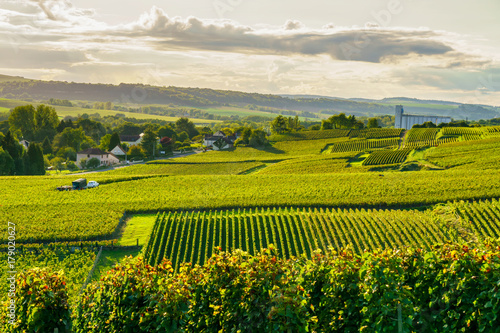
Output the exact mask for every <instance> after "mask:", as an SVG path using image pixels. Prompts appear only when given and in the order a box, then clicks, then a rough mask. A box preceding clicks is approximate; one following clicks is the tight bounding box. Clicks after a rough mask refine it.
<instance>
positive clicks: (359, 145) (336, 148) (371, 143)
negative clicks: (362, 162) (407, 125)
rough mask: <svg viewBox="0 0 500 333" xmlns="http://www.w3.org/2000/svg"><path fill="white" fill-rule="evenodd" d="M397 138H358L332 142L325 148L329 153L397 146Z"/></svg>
mask: <svg viewBox="0 0 500 333" xmlns="http://www.w3.org/2000/svg"><path fill="white" fill-rule="evenodd" d="M398 142H399V138H391V139H379V140H371V139H359V140H349V141H345V142H339V143H333V144H331V145H329V147H328V148H327V149H326V150H327V151H328V152H330V153H343V152H349V151H366V150H371V149H376V148H387V147H397V146H398Z"/></svg>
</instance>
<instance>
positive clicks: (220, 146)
mask: <svg viewBox="0 0 500 333" xmlns="http://www.w3.org/2000/svg"><path fill="white" fill-rule="evenodd" d="M213 145H214V147H216V148H217V149H218V150H221V149H224V148H225V147H226V146H227V142H226V140H224V138H222V137H221V138H219V139H218V140H216V141H215V142H214V143H213Z"/></svg>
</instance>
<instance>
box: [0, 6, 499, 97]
mask: <svg viewBox="0 0 500 333" xmlns="http://www.w3.org/2000/svg"><path fill="white" fill-rule="evenodd" d="M498 14H500V1H498V0H482V1H470V0H434V1H430V0H418V1H417V0H351V1H340V0H309V1H298V0H287V1H284V0H273V1H269V0H266V1H264V0H206V1H205V0H196V1H195V0H182V1H179V0H175V1H173V0H172V1H170V0H169V1H153V0H142V1H117V0H106V1H103V0H99V1H97V0H72V1H69V0H66V1H65V0H60V1H50V0H32V1H19V0H15V1H14V0H0V52H1V58H0V59H1V61H0V74H6V75H19V76H24V77H28V78H34V79H45V80H63V81H75V82H93V83H120V82H130V83H136V82H137V83H146V84H153V85H165V86H170V85H172V86H185V87H204V88H214V89H230V90H241V91H247V92H259V93H273V94H312V95H326V96H335V97H346V98H350V97H362V98H376V99H379V98H384V97H396V96H405V97H415V98H421V99H440V100H453V101H457V102H464V103H477V104H491V105H497V106H498V105H500V20H499V19H498Z"/></svg>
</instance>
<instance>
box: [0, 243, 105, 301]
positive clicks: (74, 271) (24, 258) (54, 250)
mask: <svg viewBox="0 0 500 333" xmlns="http://www.w3.org/2000/svg"><path fill="white" fill-rule="evenodd" d="M95 257H96V251H92V250H78V249H76V250H73V251H72V250H71V249H68V248H66V247H65V246H54V247H39V248H36V247H35V248H32V247H28V248H24V249H23V250H22V251H21V249H19V248H18V252H17V254H16V258H15V259H16V270H17V271H19V272H21V271H24V270H27V269H29V268H32V267H46V268H47V269H48V270H53V271H62V272H64V276H65V279H66V282H67V286H66V289H67V292H68V295H69V297H70V299H71V300H74V298H76V297H77V296H78V292H79V291H80V288H81V286H82V284H83V283H84V282H85V279H86V278H87V275H88V274H89V272H90V269H91V267H92V265H93V264H94V259H95ZM0 260H2V262H4V263H6V262H7V252H4V251H1V252H0ZM0 278H1V279H2V281H6V278H7V270H5V269H3V270H2V271H1V272H0ZM0 293H1V294H2V295H6V294H7V285H6V284H4V283H2V284H0Z"/></svg>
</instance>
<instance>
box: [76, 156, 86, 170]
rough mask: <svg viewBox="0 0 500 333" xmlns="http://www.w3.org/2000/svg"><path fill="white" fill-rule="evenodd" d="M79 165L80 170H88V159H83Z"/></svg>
mask: <svg viewBox="0 0 500 333" xmlns="http://www.w3.org/2000/svg"><path fill="white" fill-rule="evenodd" d="M78 164H79V165H80V169H82V170H83V169H87V159H86V158H82V159H81V160H80V162H79V163H78Z"/></svg>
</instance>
